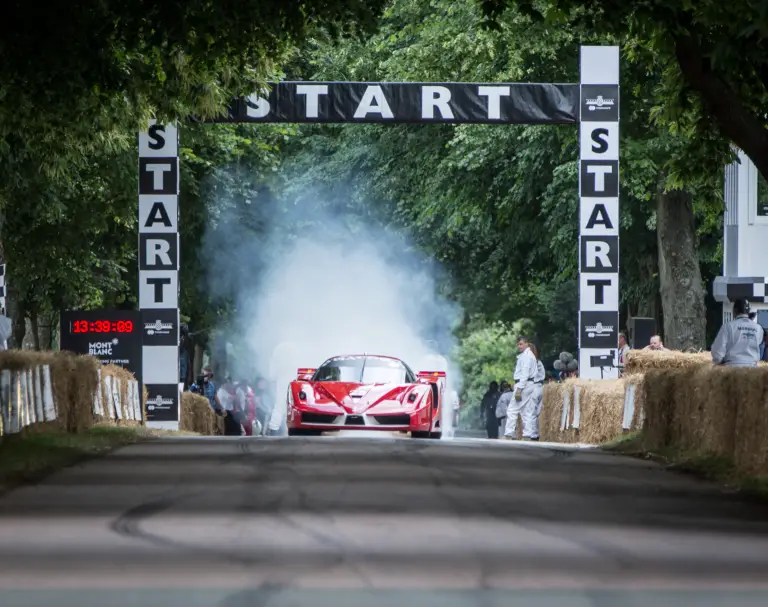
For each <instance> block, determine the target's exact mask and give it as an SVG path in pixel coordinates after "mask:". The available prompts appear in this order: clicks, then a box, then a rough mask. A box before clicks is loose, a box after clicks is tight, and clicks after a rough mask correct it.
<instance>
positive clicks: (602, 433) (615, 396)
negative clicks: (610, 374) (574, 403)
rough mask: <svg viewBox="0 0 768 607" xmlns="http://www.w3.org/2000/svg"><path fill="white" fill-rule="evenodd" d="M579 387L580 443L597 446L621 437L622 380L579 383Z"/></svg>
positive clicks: (622, 417) (622, 410) (622, 411)
mask: <svg viewBox="0 0 768 607" xmlns="http://www.w3.org/2000/svg"><path fill="white" fill-rule="evenodd" d="M579 384H580V385H581V392H580V394H579V410H580V412H581V415H580V420H579V433H578V440H579V442H581V443H588V444H592V445H599V444H602V443H605V442H608V441H610V440H613V439H615V438H617V437H619V436H621V434H622V432H623V430H622V427H621V426H622V420H623V419H624V381H623V380H621V379H616V380H591V381H590V380H582V381H581V382H579Z"/></svg>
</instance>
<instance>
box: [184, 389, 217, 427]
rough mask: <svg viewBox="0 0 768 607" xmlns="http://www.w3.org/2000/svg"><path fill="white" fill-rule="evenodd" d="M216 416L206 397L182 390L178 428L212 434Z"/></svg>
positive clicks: (215, 424)
mask: <svg viewBox="0 0 768 607" xmlns="http://www.w3.org/2000/svg"><path fill="white" fill-rule="evenodd" d="M217 417H218V416H217V415H216V414H215V413H214V412H213V409H211V404H210V402H209V401H208V399H207V398H205V397H204V396H200V395H199V394H195V393H194V392H182V394H181V423H180V424H179V430H183V431H188V432H198V433H200V434H205V435H213V434H215V433H216V432H215V430H216V427H217Z"/></svg>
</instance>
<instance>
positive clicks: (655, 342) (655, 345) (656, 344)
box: [643, 335, 669, 352]
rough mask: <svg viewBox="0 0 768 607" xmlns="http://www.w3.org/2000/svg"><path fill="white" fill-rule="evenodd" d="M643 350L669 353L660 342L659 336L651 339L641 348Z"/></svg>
mask: <svg viewBox="0 0 768 607" xmlns="http://www.w3.org/2000/svg"><path fill="white" fill-rule="evenodd" d="M643 350H655V351H656V352H669V350H668V349H667V348H665V347H664V342H663V341H661V335H654V336H653V337H651V342H650V343H649V344H648V345H647V346H645V348H643Z"/></svg>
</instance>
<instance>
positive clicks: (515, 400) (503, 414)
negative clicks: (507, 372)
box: [481, 337, 546, 441]
mask: <svg viewBox="0 0 768 607" xmlns="http://www.w3.org/2000/svg"><path fill="white" fill-rule="evenodd" d="M517 350H518V356H517V364H516V365H515V373H514V375H513V380H514V384H510V383H509V382H508V381H506V380H504V381H502V382H501V385H499V383H498V382H496V381H492V382H491V384H490V386H489V388H488V391H487V392H486V393H485V395H484V396H483V400H482V404H481V407H482V415H483V417H484V420H485V427H486V431H487V432H488V438H502V439H503V440H517V419H518V417H519V418H520V419H521V420H522V426H523V427H522V437H523V440H532V441H538V440H539V416H540V415H541V403H542V398H543V391H544V379H545V377H546V373H545V371H544V364H543V363H542V362H541V360H540V359H539V353H538V351H537V349H536V346H535V345H534V344H532V343H530V341H529V340H528V338H527V337H520V338H519V339H518V340H517Z"/></svg>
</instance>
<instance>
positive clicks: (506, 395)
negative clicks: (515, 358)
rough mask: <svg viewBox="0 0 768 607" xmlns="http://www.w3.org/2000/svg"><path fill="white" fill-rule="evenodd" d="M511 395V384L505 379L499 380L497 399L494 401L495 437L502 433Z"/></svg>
mask: <svg viewBox="0 0 768 607" xmlns="http://www.w3.org/2000/svg"><path fill="white" fill-rule="evenodd" d="M513 396H514V394H513V393H512V386H511V385H510V384H509V382H508V381H507V380H503V381H502V382H501V390H500V391H499V400H498V401H496V412H495V415H496V438H499V436H500V435H503V434H504V427H505V426H506V423H507V409H508V408H509V403H510V402H511V401H512V397H513Z"/></svg>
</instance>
